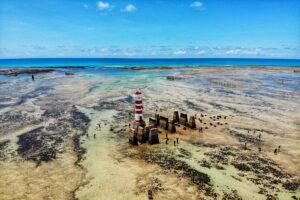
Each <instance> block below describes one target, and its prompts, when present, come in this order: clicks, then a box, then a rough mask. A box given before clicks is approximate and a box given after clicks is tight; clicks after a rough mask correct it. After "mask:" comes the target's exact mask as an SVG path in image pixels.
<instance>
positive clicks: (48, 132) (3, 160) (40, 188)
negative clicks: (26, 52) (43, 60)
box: [0, 67, 300, 199]
mask: <svg viewBox="0 0 300 200" xmlns="http://www.w3.org/2000/svg"><path fill="white" fill-rule="evenodd" d="M68 70H70V71H68ZM116 70H118V69H116ZM294 70H295V69H294V68H289V67H274V68H271V67H269V68H267V67H228V68H220V67H215V68H214V67H207V68H204V67H203V68H192V69H189V68H186V69H184V68H181V69H180V70H179V69H174V68H172V67H170V69H169V68H167V70H164V69H161V68H158V69H155V68H154V69H151V70H148V69H146V70H142V69H139V70H134V69H129V70H127V69H126V68H125V69H120V70H119V71H118V73H116V75H114V74H112V75H111V76H107V75H106V74H102V73H99V74H93V73H79V72H77V71H76V70H75V71H72V69H66V71H63V73H61V74H59V73H56V72H49V73H47V77H45V78H43V79H40V78H37V79H36V80H35V81H34V82H32V81H30V80H28V79H27V78H26V77H25V78H23V79H22V78H21V77H20V78H18V77H17V78H15V79H18V80H17V81H16V82H13V83H11V84H2V85H1V87H0V97H1V99H2V100H1V102H0V115H1V122H0V127H1V129H0V148H1V149H0V168H1V169H0V175H1V176H0V196H1V197H3V199H47V198H53V199H75V198H77V199H147V191H148V190H152V191H153V192H154V199H214V198H217V199H267V198H269V199H272V198H275V199H276V198H277V199H295V198H299V196H300V191H299V185H300V181H299V180H300V161H299V159H298V158H299V156H300V148H299V143H300V134H299V133H300V124H299V120H300V103H299V102H300V89H299V80H300V76H299V73H296V72H294ZM127 71H128V72H129V74H128V73H127ZM65 72H70V73H74V75H72V76H66V75H65ZM167 76H173V77H178V79H177V78H174V79H171V80H170V79H167V78H166V77H167ZM37 77H39V76H38V75H37ZM137 86H138V87H140V88H142V92H143V98H144V107H145V110H144V113H145V118H146V121H147V119H148V118H149V117H150V116H153V115H154V113H155V110H156V109H158V110H160V109H161V112H160V114H161V115H164V116H168V117H172V114H173V111H175V110H178V111H179V112H184V113H188V114H189V115H195V114H197V120H196V123H197V127H203V128H204V131H203V133H199V131H198V130H191V129H186V130H184V129H183V127H182V126H180V127H177V131H178V133H179V138H180V141H179V145H176V146H174V145H173V141H174V140H175V135H171V134H169V136H170V142H169V144H165V133H164V130H162V133H161V134H160V144H157V145H148V144H143V145H139V146H136V147H132V146H130V145H129V144H128V130H129V129H128V123H129V119H128V113H129V112H131V113H133V98H132V94H133V93H134V91H135V88H136V87H137ZM201 114H203V115H206V116H203V117H201ZM218 115H221V116H222V118H221V119H218V120H217V119H216V116H218ZM224 117H226V119H225V118H224ZM198 118H200V119H201V122H200V120H198ZM98 123H101V128H99V127H98ZM210 124H212V125H210ZM221 124H222V125H221ZM215 126H216V127H215ZM205 127H207V128H208V129H205ZM111 128H112V130H111ZM33 130H35V131H33ZM248 131H249V132H248ZM254 131H255V132H254ZM86 134H88V137H87V136H86ZM94 134H95V138H94ZM24 136H27V137H24ZM259 136H260V138H259ZM26 138H29V139H30V141H34V142H32V144H30V145H25V144H27V142H26V141H27V140H26ZM32 138H33V139H34V140H32ZM23 140H24V141H25V142H23ZM245 142H246V143H247V148H244V146H245ZM279 145H280V146H281V151H280V152H279V153H278V154H277V155H274V153H273V151H274V149H275V148H278V146H279ZM259 147H261V149H262V152H258V148H259Z"/></svg>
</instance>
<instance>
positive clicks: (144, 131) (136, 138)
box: [129, 111, 196, 145]
mask: <svg viewBox="0 0 300 200" xmlns="http://www.w3.org/2000/svg"><path fill="white" fill-rule="evenodd" d="M177 124H180V125H183V126H186V127H189V128H191V129H196V121H195V117H194V116H190V118H189V120H188V115H187V114H185V113H180V115H179V112H178V111H175V112H174V114H173V119H172V120H170V121H169V118H167V117H164V116H160V115H159V114H155V116H154V117H151V118H149V125H148V126H145V127H141V126H139V124H135V126H134V127H133V128H132V129H131V130H130V134H129V142H130V143H131V144H132V145H137V144H138V143H146V142H149V143H150V144H157V143H159V137H158V129H157V128H158V127H159V128H161V129H164V130H166V131H168V132H170V133H176V125H177Z"/></svg>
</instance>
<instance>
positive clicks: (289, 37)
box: [0, 0, 300, 58]
mask: <svg viewBox="0 0 300 200" xmlns="http://www.w3.org/2000/svg"><path fill="white" fill-rule="evenodd" d="M24 57H25V58H26V57H29V58H32V57H39V58H40V57H170V58H172V57H197V58H202V57H241V58H243V57H248V58H249V57H254V58H256V57H263V58H300V1H299V0H243V1H241V0H203V1H201V0H200V1H193V0H192V1H188V0H120V1H116V0H102V1H92V0H1V1H0V58H24Z"/></svg>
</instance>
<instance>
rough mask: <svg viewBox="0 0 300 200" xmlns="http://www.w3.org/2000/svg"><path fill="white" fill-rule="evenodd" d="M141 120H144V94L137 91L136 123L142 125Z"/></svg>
mask: <svg viewBox="0 0 300 200" xmlns="http://www.w3.org/2000/svg"><path fill="white" fill-rule="evenodd" d="M141 118H143V101H142V92H141V91H140V90H137V91H136V92H135V115H134V119H135V123H140V122H141V121H140V119H141Z"/></svg>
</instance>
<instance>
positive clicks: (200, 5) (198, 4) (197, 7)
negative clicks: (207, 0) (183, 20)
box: [190, 1, 203, 9]
mask: <svg viewBox="0 0 300 200" xmlns="http://www.w3.org/2000/svg"><path fill="white" fill-rule="evenodd" d="M202 6H203V3H202V2H200V1H194V2H193V3H192V4H191V5H190V7H192V8H196V9H199V8H201V7H202Z"/></svg>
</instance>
